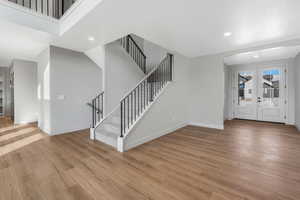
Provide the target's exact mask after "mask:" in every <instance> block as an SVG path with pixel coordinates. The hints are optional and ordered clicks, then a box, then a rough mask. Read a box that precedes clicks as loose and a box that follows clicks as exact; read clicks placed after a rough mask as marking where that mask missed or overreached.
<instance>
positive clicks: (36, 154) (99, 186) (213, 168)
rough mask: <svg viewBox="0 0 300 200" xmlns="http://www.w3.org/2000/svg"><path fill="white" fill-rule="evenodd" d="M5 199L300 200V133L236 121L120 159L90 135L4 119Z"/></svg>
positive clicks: (0, 156)
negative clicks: (50, 132)
mask: <svg viewBox="0 0 300 200" xmlns="http://www.w3.org/2000/svg"><path fill="white" fill-rule="evenodd" d="M0 199H3V200H10V199H18V200H19V199H36V200H44V199H45V200H52V199H59V200H69V199H82V200H89V199H97V200H98V199H100V200H102V199H103V200H114V199H120V200H135V199H138V200H144V199H148V200H154V199H162V200H168V199H172V200H185V199H197V200H199V199H204V200H242V199H243V200H246V199H247V200H252V199H261V200H279V199H282V200H283V199H284V200H299V199H300V134H299V133H298V132H297V131H296V130H295V128H294V127H291V126H284V125H279V124H270V123H259V122H251V121H238V120H234V121H228V122H226V125H225V130H224V131H217V130H211V129H205V128H198V127H192V126H188V127H185V128H182V129H180V130H178V131H176V132H174V133H172V134H169V135H167V136H164V137H161V138H159V139H157V140H154V141H152V142H149V143H147V144H145V145H142V146H140V147H138V148H135V149H133V150H131V151H129V152H126V153H123V154H121V153H118V152H116V151H115V150H113V149H112V148H110V147H109V146H106V145H104V144H102V143H100V142H93V141H90V140H88V131H81V132H76V133H73V134H66V135H61V136H54V137H47V136H46V135H44V134H42V133H40V131H39V130H38V129H37V128H36V127H35V125H34V124H31V125H25V126H24V125H23V126H17V127H14V126H12V125H11V123H10V122H9V120H7V119H0Z"/></svg>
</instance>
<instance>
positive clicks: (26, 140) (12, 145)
mask: <svg viewBox="0 0 300 200" xmlns="http://www.w3.org/2000/svg"><path fill="white" fill-rule="evenodd" d="M44 137H45V135H43V134H40V133H39V134H35V135H32V136H29V137H26V138H24V139H21V140H18V141H16V142H13V143H10V144H7V145H4V146H2V147H0V156H3V155H5V154H7V153H10V152H12V151H15V150H18V149H20V148H22V147H24V146H26V145H29V144H31V143H33V142H36V141H38V140H41V139H43V138H44Z"/></svg>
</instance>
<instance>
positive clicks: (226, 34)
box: [224, 32, 232, 37]
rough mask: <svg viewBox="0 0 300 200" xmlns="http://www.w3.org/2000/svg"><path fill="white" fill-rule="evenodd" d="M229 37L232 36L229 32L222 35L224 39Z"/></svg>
mask: <svg viewBox="0 0 300 200" xmlns="http://www.w3.org/2000/svg"><path fill="white" fill-rule="evenodd" d="M231 35H232V33H231V32H225V33H224V37H229V36H231Z"/></svg>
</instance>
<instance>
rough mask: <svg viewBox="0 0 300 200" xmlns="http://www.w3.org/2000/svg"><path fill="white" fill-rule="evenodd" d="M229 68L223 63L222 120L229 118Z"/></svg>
mask: <svg viewBox="0 0 300 200" xmlns="http://www.w3.org/2000/svg"><path fill="white" fill-rule="evenodd" d="M230 81H231V79H230V70H229V68H228V67H227V66H225V65H224V120H230V119H231V116H230V107H229V106H228V105H229V104H230V102H232V98H231V94H230V93H228V91H227V90H228V88H230V86H231V84H230Z"/></svg>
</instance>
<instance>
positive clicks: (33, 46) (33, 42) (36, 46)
mask: <svg viewBox="0 0 300 200" xmlns="http://www.w3.org/2000/svg"><path fill="white" fill-rule="evenodd" d="M0 27H1V31H0V66H8V65H10V62H11V61H12V59H15V58H17V59H26V60H35V59H36V57H37V55H38V54H39V53H40V52H41V51H42V50H43V49H44V48H46V47H47V45H48V44H49V43H50V41H51V40H52V37H51V36H50V35H49V34H47V33H44V32H39V31H36V30H33V29H30V28H27V27H24V26H20V25H16V24H13V23H9V22H6V21H3V20H0Z"/></svg>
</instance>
